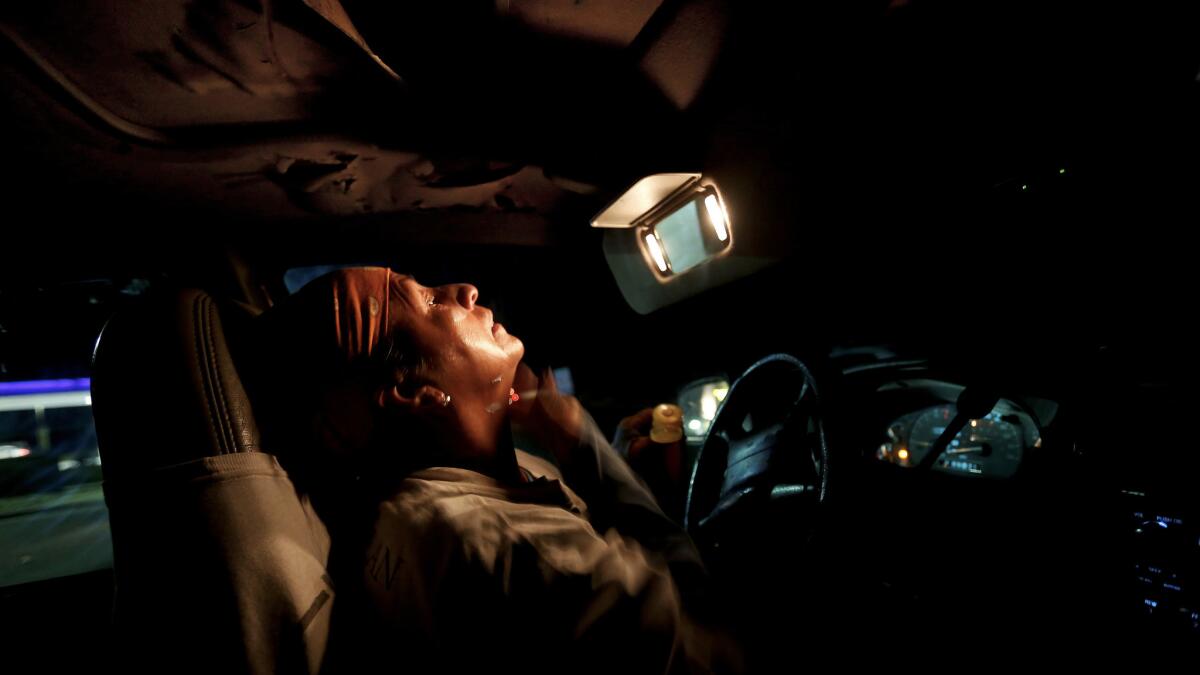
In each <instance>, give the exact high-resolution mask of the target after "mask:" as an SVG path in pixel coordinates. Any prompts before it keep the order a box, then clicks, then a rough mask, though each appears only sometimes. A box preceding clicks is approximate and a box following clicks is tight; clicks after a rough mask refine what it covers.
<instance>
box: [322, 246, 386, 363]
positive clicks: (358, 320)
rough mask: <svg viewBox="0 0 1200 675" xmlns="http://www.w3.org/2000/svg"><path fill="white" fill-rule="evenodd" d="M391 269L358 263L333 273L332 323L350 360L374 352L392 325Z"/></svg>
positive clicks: (339, 344)
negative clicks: (389, 297) (390, 308)
mask: <svg viewBox="0 0 1200 675" xmlns="http://www.w3.org/2000/svg"><path fill="white" fill-rule="evenodd" d="M391 278H392V271H391V270H390V269H388V268H386V267H355V268H350V269H344V270H339V271H338V272H335V273H333V274H331V275H329V277H328V279H329V280H330V287H331V290H332V292H333V323H334V326H333V327H334V332H335V336H336V340H337V346H338V350H339V351H341V353H342V354H343V355H344V356H345V358H346V361H347V362H351V361H355V360H357V359H358V358H359V357H369V356H371V355H373V354H374V353H375V350H376V349H377V348H378V347H379V343H380V342H381V341H382V339H383V336H384V333H385V332H386V331H387V329H388V327H389V325H390V324H389V322H388V309H389V306H390V305H391V303H389V302H388V295H389V293H390V291H391Z"/></svg>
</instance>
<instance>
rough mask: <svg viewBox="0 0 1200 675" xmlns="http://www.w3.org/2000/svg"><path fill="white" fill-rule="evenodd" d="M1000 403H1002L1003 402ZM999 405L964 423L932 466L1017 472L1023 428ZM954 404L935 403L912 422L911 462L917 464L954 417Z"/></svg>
mask: <svg viewBox="0 0 1200 675" xmlns="http://www.w3.org/2000/svg"><path fill="white" fill-rule="evenodd" d="M1001 405H1004V404H1003V403H1002V404H1001ZM1000 407H1001V406H1000V405H998V406H997V408H996V409H995V410H993V411H992V412H990V413H988V414H987V415H986V416H984V417H982V418H980V419H974V420H970V421H968V422H967V424H966V426H964V427H963V429H962V431H960V432H958V434H956V435H955V436H954V438H953V439H951V441H950V443H949V445H947V446H946V449H945V450H944V451H943V452H942V455H941V457H939V458H938V460H937V462H936V463H935V464H934V466H933V468H934V469H935V470H937V471H943V472H946V473H954V474H963V475H973V476H987V477H989V478H1008V477H1010V476H1012V475H1013V474H1015V473H1016V472H1017V468H1018V467H1019V466H1020V465H1021V459H1022V457H1023V455H1024V452H1025V440H1024V430H1023V428H1022V425H1021V423H1020V419H1019V418H1018V417H1017V416H1015V415H1004V414H1003V413H1002V412H1001V411H1000ZM954 414H955V412H954V406H952V405H940V406H935V407H933V408H930V409H928V410H926V411H925V412H923V413H921V415H920V416H919V417H917V420H916V421H915V422H914V423H913V428H912V434H911V436H910V439H909V452H910V453H911V459H910V461H911V463H913V464H918V463H920V461H921V459H922V458H924V457H925V455H926V454H928V453H929V451H930V450H931V449H932V448H933V444H934V443H935V442H937V439H938V438H939V437H941V435H942V433H943V432H945V430H946V427H947V426H948V425H949V424H950V421H951V420H952V419H954Z"/></svg>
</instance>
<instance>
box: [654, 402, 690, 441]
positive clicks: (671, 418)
mask: <svg viewBox="0 0 1200 675" xmlns="http://www.w3.org/2000/svg"><path fill="white" fill-rule="evenodd" d="M681 438H683V410H682V409H681V408H680V407H679V406H677V405H671V404H670V403H663V404H660V405H656V406H654V421H653V423H652V426H651V427H650V440H652V441H654V442H655V443H674V442H675V441H678V440H679V439H681Z"/></svg>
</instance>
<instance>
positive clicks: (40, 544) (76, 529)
mask: <svg viewBox="0 0 1200 675" xmlns="http://www.w3.org/2000/svg"><path fill="white" fill-rule="evenodd" d="M147 289H148V282H146V281H144V280H123V281H115V280H89V281H86V282H81V283H72V284H63V285H60V286H54V287H48V288H47V287H25V288H20V287H18V288H14V287H4V288H0V588H3V587H12V586H18V585H22V584H29V583H33V582H39V581H45V580H49V579H56V578H60V577H71V576H75V575H79V574H84V573H86V572H93V571H97V570H104V569H109V568H111V567H112V540H111V536H110V532H109V524H108V509H107V508H106V506H105V503H104V492H103V489H102V482H101V478H102V476H101V463H100V453H99V449H98V446H97V443H96V429H95V426H94V425H93V423H92V399H91V381H90V380H89V379H88V375H89V367H90V361H91V353H92V349H93V347H94V345H95V343H96V338H97V336H98V335H99V334H100V330H101V328H102V327H103V325H104V322H105V321H106V320H107V319H108V317H109V316H111V314H112V313H113V312H114V311H116V310H117V309H119V307H120V306H121V305H122V304H124V303H125V302H127V301H128V300H129V299H130V298H131V297H133V296H136V295H141V294H142V293H143V292H145V291H146V290H147Z"/></svg>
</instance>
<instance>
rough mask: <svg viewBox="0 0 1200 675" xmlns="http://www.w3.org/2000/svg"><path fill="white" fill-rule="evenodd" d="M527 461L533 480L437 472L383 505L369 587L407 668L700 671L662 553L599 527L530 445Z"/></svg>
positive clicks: (368, 568) (522, 457)
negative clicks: (532, 452) (515, 481)
mask: <svg viewBox="0 0 1200 675" xmlns="http://www.w3.org/2000/svg"><path fill="white" fill-rule="evenodd" d="M609 451H611V449H609ZM518 464H519V465H520V466H521V467H522V468H523V469H525V471H526V474H527V475H532V480H529V481H527V482H524V483H520V484H507V483H502V482H500V481H497V480H496V479H493V478H490V477H488V476H485V475H483V474H480V473H477V472H474V471H470V470H466V469H457V468H430V469H425V470H422V471H418V472H416V473H414V474H412V475H410V476H409V477H407V478H406V479H405V480H404V481H403V482H402V483H401V484H400V486H399V488H398V489H397V490H396V491H395V492H394V494H393V495H392V496H391V497H390V498H389V499H387V500H386V501H384V502H383V503H381V504H380V506H379V512H378V518H377V520H376V523H375V530H374V535H373V538H372V542H371V545H370V548H369V550H368V556H367V560H366V565H365V570H364V573H365V582H366V587H367V595H368V599H369V601H370V604H372V605H373V607H374V610H375V611H376V612H377V614H378V618H379V619H380V621H381V622H382V624H383V626H384V628H385V630H384V631H382V632H381V634H383V635H388V636H394V639H395V640H396V642H395V643H394V644H392V645H390V646H389V647H390V649H391V650H392V651H394V653H396V654H397V655H403V659H404V662H405V664H406V667H405V668H404V670H406V671H408V672H425V671H426V670H427V669H434V668H437V669H443V670H444V669H447V668H448V669H452V670H466V669H470V668H475V667H485V668H487V669H488V670H489V671H490V672H511V671H510V668H513V669H516V672H522V673H527V672H530V671H531V670H532V671H535V672H536V671H540V670H545V671H553V672H623V673H643V672H645V673H662V672H683V671H686V670H691V669H693V667H694V666H695V664H694V663H692V661H694V660H695V658H696V656H695V654H694V653H693V654H687V653H685V652H687V651H688V650H689V645H693V644H694V642H695V636H694V631H693V630H692V627H691V625H690V622H689V621H688V620H687V618H686V617H685V615H684V613H683V610H682V605H681V601H680V596H679V593H678V591H677V589H676V586H675V583H674V582H673V580H672V576H671V573H670V572H669V570H668V566H667V563H666V560H665V559H664V558H663V556H662V555H660V554H658V553H655V552H647V550H646V549H644V548H643V546H642V545H640V544H639V543H637V542H636V541H634V540H633V539H630V538H626V537H623V536H622V535H621V534H620V533H618V531H617V530H616V529H609V530H607V531H605V532H604V533H599V532H597V531H596V530H595V529H594V528H593V525H592V522H590V521H589V511H588V505H587V504H586V503H585V502H584V500H583V499H581V498H580V496H579V495H577V494H576V493H575V492H574V491H572V490H571V489H570V488H569V487H567V486H566V485H565V484H564V483H563V481H562V475H561V474H560V472H559V471H558V469H557V467H555V466H553V465H552V464H550V463H548V462H545V461H544V460H541V459H538V458H536V457H534V456H532V455H529V454H527V453H523V452H520V451H518ZM691 651H692V652H695V651H696V650H695V649H694V648H692V649H691Z"/></svg>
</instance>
